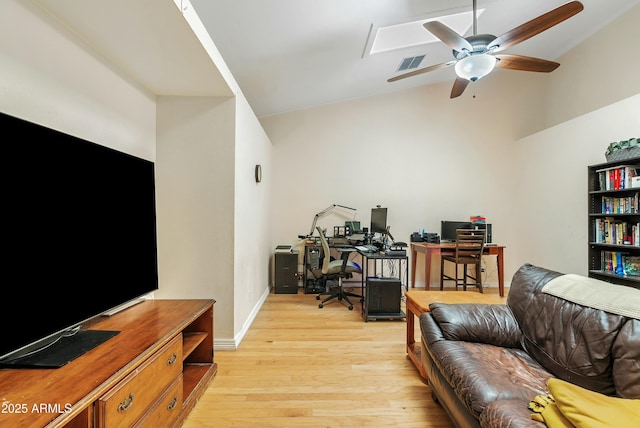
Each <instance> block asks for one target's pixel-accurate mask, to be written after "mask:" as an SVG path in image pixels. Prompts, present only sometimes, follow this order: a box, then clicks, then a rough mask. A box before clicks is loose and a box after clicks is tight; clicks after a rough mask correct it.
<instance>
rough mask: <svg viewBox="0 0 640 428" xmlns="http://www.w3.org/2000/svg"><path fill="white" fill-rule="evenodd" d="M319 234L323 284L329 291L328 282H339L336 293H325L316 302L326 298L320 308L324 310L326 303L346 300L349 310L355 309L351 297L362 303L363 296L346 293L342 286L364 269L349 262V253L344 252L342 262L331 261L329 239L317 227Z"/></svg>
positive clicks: (317, 297)
mask: <svg viewBox="0 0 640 428" xmlns="http://www.w3.org/2000/svg"><path fill="white" fill-rule="evenodd" d="M316 229H317V230H318V233H319V234H320V242H321V243H322V252H323V258H324V260H323V261H322V283H323V284H324V287H325V289H326V290H328V288H327V286H328V281H330V280H336V279H337V280H338V287H337V289H336V290H335V291H325V292H323V293H320V294H318V295H317V296H316V300H320V298H321V297H322V296H328V297H326V298H325V299H324V300H323V301H322V302H320V304H319V305H318V307H319V308H320V309H322V307H323V306H324V304H325V303H327V302H328V301H330V300H333V299H338V301H342V300H344V301H345V302H347V303H348V304H349V306H348V308H349V310H352V309H353V302H351V299H349V297H358V298H359V299H360V301H361V302H362V296H361V295H359V294H355V293H351V292H349V291H345V289H344V286H343V284H342V280H343V279H344V278H351V277H352V276H353V274H354V273H362V268H361V267H360V266H359V265H358V264H357V263H356V262H354V261H352V260H349V252H348V251H342V257H341V259H340V260H331V252H330V250H329V243H328V242H327V238H325V237H324V235H323V234H322V229H320V227H316Z"/></svg>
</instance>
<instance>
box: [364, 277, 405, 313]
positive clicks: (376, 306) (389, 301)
mask: <svg viewBox="0 0 640 428" xmlns="http://www.w3.org/2000/svg"><path fill="white" fill-rule="evenodd" d="M366 294H367V301H366V305H367V312H368V313H369V314H397V313H399V312H400V300H401V298H402V284H401V283H400V280H399V279H398V278H367V290H366Z"/></svg>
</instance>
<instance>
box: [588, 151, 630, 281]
mask: <svg viewBox="0 0 640 428" xmlns="http://www.w3.org/2000/svg"><path fill="white" fill-rule="evenodd" d="M638 172H640V158H633V159H626V160H621V161H615V162H606V163H601V164H596V165H590V166H588V167H587V175H588V186H587V187H588V188H587V192H588V198H589V207H588V210H589V211H588V219H589V221H588V223H589V231H588V246H589V249H588V255H589V261H588V262H589V276H590V277H593V278H597V279H600V280H603V281H607V282H612V283H615V284H620V285H626V286H631V287H636V288H640V187H633V186H634V185H635V183H633V182H632V180H631V177H632V176H636V175H637V173H638Z"/></svg>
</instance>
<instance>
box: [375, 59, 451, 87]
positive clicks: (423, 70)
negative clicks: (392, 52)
mask: <svg viewBox="0 0 640 428" xmlns="http://www.w3.org/2000/svg"><path fill="white" fill-rule="evenodd" d="M455 63H456V61H449V62H443V63H442V64H436V65H431V66H429V67H425V68H421V69H419V70H414V71H410V72H409V73H405V74H401V75H399V76H395V77H392V78H391V79H387V82H395V81H397V80H400V79H405V78H407V77H413V76H418V75H420V74H424V73H428V72H430V71H434V70H440V69H441V68H446V67H449V66H452V65H453V64H455Z"/></svg>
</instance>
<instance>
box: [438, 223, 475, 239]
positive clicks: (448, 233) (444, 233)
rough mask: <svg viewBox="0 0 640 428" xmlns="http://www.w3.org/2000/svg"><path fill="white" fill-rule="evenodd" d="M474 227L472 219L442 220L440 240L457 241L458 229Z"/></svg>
mask: <svg viewBox="0 0 640 428" xmlns="http://www.w3.org/2000/svg"><path fill="white" fill-rule="evenodd" d="M458 229H473V228H472V227H471V222H470V221H451V220H442V222H441V223H440V241H444V242H455V240H456V230H458Z"/></svg>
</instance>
